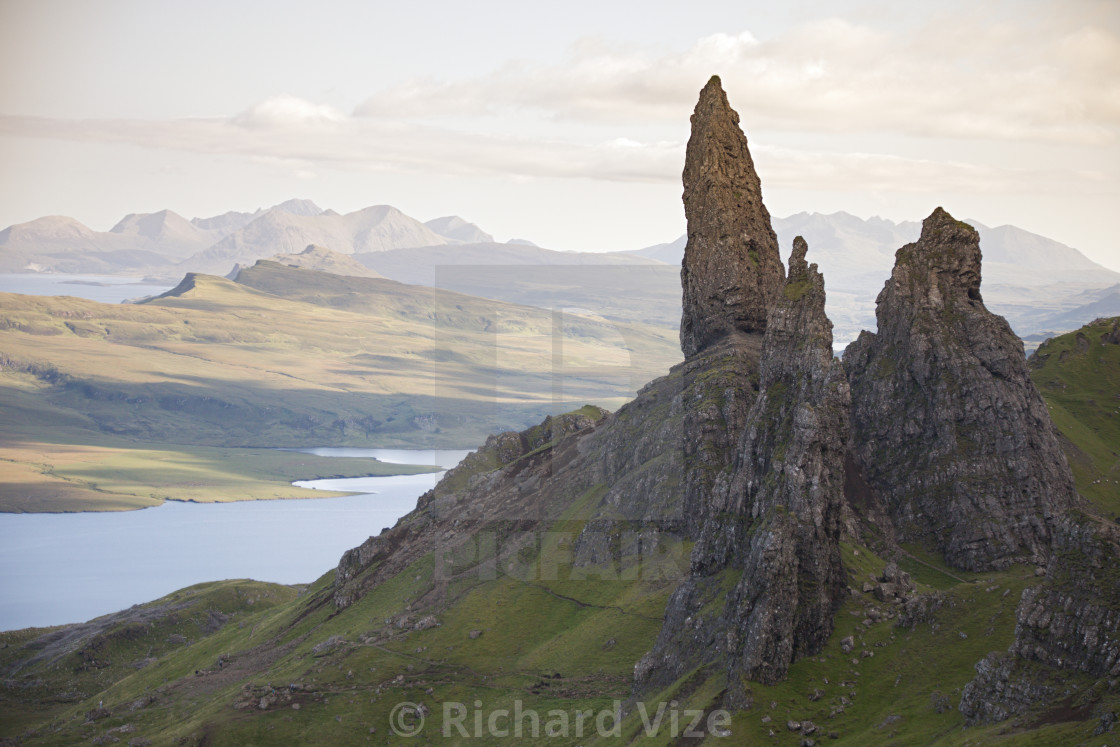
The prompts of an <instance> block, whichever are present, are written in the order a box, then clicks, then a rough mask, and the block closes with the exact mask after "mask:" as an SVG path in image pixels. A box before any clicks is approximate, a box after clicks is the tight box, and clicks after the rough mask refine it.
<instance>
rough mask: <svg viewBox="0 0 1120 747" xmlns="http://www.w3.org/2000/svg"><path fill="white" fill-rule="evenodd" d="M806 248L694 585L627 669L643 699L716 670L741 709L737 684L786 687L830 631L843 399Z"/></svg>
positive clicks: (714, 503) (769, 336)
mask: <svg viewBox="0 0 1120 747" xmlns="http://www.w3.org/2000/svg"><path fill="white" fill-rule="evenodd" d="M805 250H806V246H805V242H804V241H803V240H802V239H800V237H799V238H798V240H797V241H796V242H795V243H794V252H793V257H792V259H791V260H790V276H789V281H788V282H787V283H786V284H785V286H784V289H783V290H784V293H783V295H782V297H781V298H780V299H779V300H778V302H777V304H776V306H775V307H774V308H773V309H772V310H771V312H770V316H769V321H768V325H767V331H766V337H765V341H764V342H763V348H762V358H761V370H760V386H761V389H760V392H759V395H758V398H757V399H756V400H755V402H754V405H753V406H752V407H751V410H750V412H749V413H748V415H747V426H746V429H745V430H744V433H743V436H742V439H741V441H740V444H739V447H738V449H737V452H738V455H737V460H736V465H735V469H734V472H733V473H731V474H730V475H727V474H725V475H723V479H721V480H720V481H717V482H718V484H717V486H716V489H715V490H714V491H713V496H712V499H711V501H710V505H709V506H707V507H706V510H705V511H704V517H705V521H704V524H703V527H702V529H701V530H700V532H699V536H698V538H697V540H696V545H695V547H694V549H693V553H692V559H691V575H690V577H689V578H688V579H687V580H686V581H685V582H684V583H683V584H682V585H681V586H680V588H679V589H678V590H677V591H676V593H674V595H673V596H672V598H671V599H670V601H669V605H668V607H667V609H666V613H665V623H664V626H663V627H662V630H661V634H660V636H659V638H658V641H657V644H656V645H655V647H654V649H653V651H651V652H650V653H649V654H648V655H647V656H646V657H645V658H644V659H642V661H641V662H639V663H638V665H637V667H636V668H635V677H636V680H637V685H638V688H639V690H644V691H652V690H656V689H658V688H660V687H663V686H664V685H666V684H668V683H670V682H672V681H674V680H676V679H677V678H678V677H680V676H681V675H682V674H683V673H684V672H685V671H687V670H689V669H691V668H693V667H695V666H697V665H698V664H712V663H718V665H719V666H725V667H726V668H727V675H728V677H727V680H728V683H729V685H728V698H729V701H730V702H731V703H733V704H737V705H744V704H746V702H747V695H746V692H745V690H744V689H743V684H742V683H743V681H744V679H749V680H753V681H760V682H764V683H768V684H772V683H775V682H777V681H779V680H781V679H782V678H783V677H784V676H785V674H786V672H787V670H788V669H789V666H790V664H791V663H792V662H793V660H794V658H795V657H797V656H799V655H803V654H807V653H814V652H816V651H819V650H820V649H821V647H822V646H823V645H824V643H825V642H826V641H827V639H828V636H829V634H830V633H831V632H832V619H833V615H834V614H835V611H836V609H837V608H838V607H839V604H840V602H841V600H842V597H843V592H844V590H845V586H844V571H843V568H842V566H841V562H840V550H839V537H840V516H841V506H842V502H843V482H844V477H843V474H844V452H845V447H846V443H847V440H848V406H849V393H848V385H847V381H846V380H845V378H844V374H843V371H842V370H841V367H840V365H839V363H838V362H837V361H835V360H834V359H833V357H832V324H831V322H829V321H828V318H827V317H826V316H825V313H824V301H825V293H824V279H823V278H822V277H821V275H820V273H819V272H817V268H816V265H813V266H812V267H809V266H808V265H807V264H806V263H805ZM723 595H726V596H725V597H724V596H723ZM721 597H722V598H721Z"/></svg>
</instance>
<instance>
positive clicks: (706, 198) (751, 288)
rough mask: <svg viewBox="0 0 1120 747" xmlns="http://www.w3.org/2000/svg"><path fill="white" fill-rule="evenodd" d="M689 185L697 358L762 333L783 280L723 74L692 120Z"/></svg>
mask: <svg viewBox="0 0 1120 747" xmlns="http://www.w3.org/2000/svg"><path fill="white" fill-rule="evenodd" d="M683 182H684V212H685V218H686V219H687V220H688V243H687V244H686V246H685V250H684V261H683V263H682V267H681V285H682V286H683V291H684V297H683V301H684V311H683V314H682V316H681V348H682V349H683V350H684V354H685V356H686V357H689V356H692V355H695V354H696V353H697V352H699V351H701V350H703V349H704V348H706V347H708V346H709V345H711V344H712V343H714V342H715V341H717V340H719V339H721V338H723V337H726V336H727V335H730V334H733V333H735V332H748V333H749V332H762V331H763V330H764V329H765V327H766V317H767V313H768V312H769V310H770V307H771V306H772V305H773V304H774V302H775V301H776V300H777V297H778V294H779V293H781V288H782V281H783V267H782V261H781V258H780V256H779V254H778V239H777V236H776V235H775V234H774V229H773V227H772V226H771V224H770V213H769V212H768V211H767V210H766V206H765V205H763V204H762V187H761V184H760V182H759V178H758V174H757V173H756V172H755V169H754V161H753V160H752V159H751V154H750V151H749V150H748V148H747V138H746V136H745V135H744V134H743V131H742V130H741V129H739V115H738V114H737V113H736V112H735V110H734V109H732V108H731V106H730V105H729V104H728V102H727V95H726V94H725V93H724V92H723V88H722V87H721V85H720V80H719V78H718V77H715V76H713V77H712V79H711V80H709V81H708V84H707V85H706V86H704V89H703V90H702V91H701V92H700V100H699V101H698V102H697V104H696V110H695V112H694V113H693V115H692V135H691V137H690V138H689V140H688V148H687V150H686V152H685V166H684V174H683Z"/></svg>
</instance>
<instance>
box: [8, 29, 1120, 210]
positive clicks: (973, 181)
mask: <svg viewBox="0 0 1120 747" xmlns="http://www.w3.org/2000/svg"><path fill="white" fill-rule="evenodd" d="M713 71H718V72H719V73H720V75H721V78H722V79H723V83H724V86H725V87H726V88H727V89H728V93H729V96H730V97H731V100H732V102H733V103H734V104H735V105H736V106H737V107H738V108H739V109H740V111H742V112H743V113H744V115H745V116H746V117H747V119H748V122H747V124H748V125H749V130H750V132H751V133H752V136H751V142H752V148H753V149H754V150H755V152H756V157H757V158H758V160H759V162H760V165H761V166H763V167H764V168H765V170H766V175H767V184H770V185H773V186H777V187H786V188H794V189H816V190H862V191H897V192H928V191H935V190H936V191H944V190H954V191H964V192H972V193H1009V192H1015V193H1031V192H1034V193H1038V194H1042V193H1053V192H1054V191H1056V190H1057V191H1061V192H1063V193H1067V194H1068V193H1078V192H1086V191H1097V192H1100V191H1102V190H1109V189H1111V190H1114V191H1115V189H1116V175H1115V174H1114V173H1100V172H1097V173H1084V172H1074V171H1073V170H1060V169H1057V168H1041V167H1019V166H1018V165H1017V164H1016V165H1015V166H1009V165H1004V166H996V165H990V164H988V165H977V164H970V163H963V162H958V161H933V160H922V159H916V158H907V157H901V156H898V155H892V154H889V153H860V152H856V153H853V152H843V151H842V150H841V149H842V148H843V145H838V146H836V150H835V151H828V150H812V151H810V150H798V149H795V148H790V147H781V148H779V147H773V146H768V144H767V143H766V139H765V133H766V132H767V131H768V130H780V131H782V132H783V133H790V132H794V133H795V132H799V131H800V132H831V133H849V134H850V133H855V134H866V133H888V134H891V135H895V136H897V135H903V136H910V137H929V138H968V139H972V140H977V139H980V140H983V139H999V140H1006V141H1019V142H1022V143H1027V142H1031V141H1035V142H1044V143H1050V144H1053V143H1060V144H1074V145H1084V144H1090V145H1102V144H1103V145H1113V144H1115V143H1116V141H1117V133H1118V130H1120V39H1118V38H1117V35H1116V34H1115V33H1113V32H1112V31H1110V30H1105V29H1100V28H1088V27H1085V28H1077V29H1074V30H1072V31H1066V32H1061V33H1058V32H1054V31H1052V30H1048V29H1047V28H1044V27H1043V26H1041V25H1039V26H1035V27H1027V26H1021V25H1013V24H1007V23H1003V24H984V23H968V22H967V19H965V20H961V19H957V21H956V22H953V23H943V22H940V21H939V20H938V19H937V18H927V19H926V23H925V25H923V26H920V27H916V28H913V29H910V30H908V31H904V32H895V33H887V32H885V31H882V30H880V29H877V28H873V27H871V26H867V25H859V24H855V23H852V22H849V21H842V20H836V19H831V20H823V21H817V22H814V23H810V24H806V25H802V26H798V27H795V28H792V29H791V30H789V31H788V32H786V33H784V34H782V35H781V36H778V37H775V38H772V39H765V40H760V39H758V38H756V37H755V36H754V35H752V34H751V33H749V32H742V33H739V34H714V35H711V36H708V37H705V38H702V39H700V40H698V41H697V42H695V43H694V44H693V45H692V46H691V47H690V48H688V49H686V50H684V51H680V52H662V53H659V54H654V53H651V52H649V51H648V50H643V49H640V48H620V47H619V46H617V45H608V44H606V43H604V42H601V41H595V40H587V41H583V42H581V43H579V44H577V45H576V46H575V47H574V48H573V50H572V54H571V58H570V59H569V60H567V61H566V62H565V63H564V64H562V65H555V66H548V65H534V64H528V63H508V64H506V65H504V66H503V67H501V68H500V69H497V70H495V71H493V72H491V73H489V74H487V75H483V76H480V77H475V78H468V79H463V80H445V81H440V80H412V81H409V82H407V83H404V84H401V85H397V86H395V87H392V88H389V89H386V90H383V91H381V92H379V93H377V94H376V95H374V96H373V97H371V98H369V99H367V100H366V101H365V102H363V103H362V104H361V105H360V106H358V107H357V108H356V109H355V111H354V112H352V113H346V112H343V111H341V110H339V109H336V108H333V107H330V106H325V105H321V104H318V103H315V102H311V101H306V100H304V99H301V98H297V97H292V96H281V97H275V98H270V99H266V100H264V101H261V102H258V103H255V104H253V105H251V106H249V107H247V108H246V109H245V110H243V111H241V112H239V113H236V114H234V115H232V116H227V117H211V118H193V119H172V120H139V119H114V120H66V119H51V118H41V117H27V116H7V115H0V133H3V134H5V135H10V136H21V137H41V138H53V139H60V140H69V141H77V142H99V143H126V144H131V145H136V146H141V147H148V148H162V149H174V150H180V151H187V152H194V153H204V154H234V155H240V156H243V157H247V158H251V159H267V160H272V161H275V162H277V163H282V164H284V165H285V166H287V167H290V168H291V169H292V170H293V172H298V173H312V172H313V170H314V169H316V168H320V167H328V168H346V169H355V168H356V169H369V170H381V171H390V170H408V171H413V172H420V173H433V174H455V175H481V176H500V177H510V178H584V179H597V180H607V181H616V182H618V181H621V182H676V181H678V180H679V178H680V165H681V163H682V161H683V152H684V144H683V142H681V141H680V140H672V139H664V140H656V139H648V138H647V139H644V140H643V139H636V138H634V137H628V136H627V134H628V133H632V132H635V131H640V132H656V131H658V130H659V129H660V130H661V131H663V132H666V133H669V132H671V133H674V136H676V137H680V135H681V133H682V131H683V130H684V129H685V128H684V123H686V122H687V118H688V115H689V113H690V112H691V109H692V105H693V103H694V101H695V97H696V92H697V91H698V90H699V88H700V86H701V85H702V84H703V82H704V81H705V80H707V77H708V76H709V75H710V74H711V73H712V72H713ZM748 113H749V114H748ZM511 114H512V115H513V116H514V118H516V119H517V120H518V121H527V122H529V123H530V124H531V125H534V126H533V127H530V128H529V129H530V130H532V129H542V127H541V125H542V123H543V124H544V126H543V129H544V130H545V131H547V132H550V133H554V134H552V135H550V136H548V137H529V136H524V137H510V136H508V135H506V134H504V133H501V134H497V131H496V130H495V129H493V128H491V127H490V124H492V122H493V121H499V120H494V119H492V118H493V117H494V116H495V115H500V116H503V117H508V116H509V115H511ZM501 121H505V122H507V124H506V127H507V128H508V127H509V125H508V121H510V120H508V119H506V120H501ZM487 133H495V134H487ZM603 133H612V134H611V135H604V134H603ZM757 133H762V135H761V136H760V135H758V134H757ZM787 139H788V138H787ZM838 140H839V139H838ZM817 142H820V139H819V138H818V139H817Z"/></svg>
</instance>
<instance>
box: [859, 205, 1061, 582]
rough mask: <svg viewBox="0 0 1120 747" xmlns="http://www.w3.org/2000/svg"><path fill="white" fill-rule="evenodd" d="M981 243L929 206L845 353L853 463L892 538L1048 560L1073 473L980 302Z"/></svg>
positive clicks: (966, 557) (1006, 561) (990, 557)
mask: <svg viewBox="0 0 1120 747" xmlns="http://www.w3.org/2000/svg"><path fill="white" fill-rule="evenodd" d="M980 260H981V255H980V246H979V237H978V235H977V233H976V231H975V229H973V228H972V227H971V226H969V225H968V224H965V223H962V222H960V221H957V220H954V219H953V218H952V216H950V215H949V214H948V213H947V212H945V211H944V210H942V209H941V208H938V209H937V210H935V211H934V212H933V214H932V215H930V216H929V218H927V219H926V220H925V221H924V222H923V223H922V234H921V238H920V239H919V240H918V241H917V242H916V243H913V244H908V245H906V246H904V247H902V248H901V249H899V250H898V253H897V255H896V263H895V267H894V271H893V273H892V275H891V277H890V279H889V280H888V281H887V283H886V286H885V287H884V288H883V291H882V292H881V293H880V294H879V297H878V299H877V308H876V319H877V320H878V332H877V333H875V334H872V333H870V332H864V333H862V334H861V335H860V337H859V339H858V340H856V341H855V342H854V343H852V345H850V346H849V347H848V350H847V351H846V352H845V355H844V364H845V367H846V369H847V371H848V377H849V381H850V383H851V390H852V431H853V441H854V444H855V446H854V452H855V461H856V463H857V465H858V467H859V469H860V470H861V471H862V474H863V475H864V477H865V478H866V481H867V485H868V488H869V490H870V491H871V493H872V494H873V495H874V496H875V497H876V498H877V499H878V500H880V501H882V503H883V504H885V506H886V509H887V512H888V513H889V514H890V516H891V517H892V519H893V522H894V525H895V529H896V530H897V531H898V535H899V538H900V539H901V540H904V541H905V540H909V541H919V542H923V543H925V544H927V545H929V546H931V547H932V548H935V549H936V550H938V551H940V552H942V553H944V555H945V559H946V560H947V561H948V562H949V563H951V564H952V565H954V566H956V567H958V568H964V569H969V570H980V569H996V568H1003V567H1007V566H1008V565H1010V564H1013V563H1018V562H1035V563H1038V562H1045V558H1046V556H1047V546H1048V543H1049V535H1050V529H1049V526H1050V523H1051V521H1052V520H1053V519H1054V517H1055V516H1056V515H1057V514H1059V513H1060V512H1061V511H1063V510H1064V509H1066V508H1068V507H1069V506H1071V505H1073V503H1074V501H1075V494H1074V490H1073V478H1072V476H1071V474H1070V470H1069V467H1068V465H1067V464H1066V461H1065V457H1064V456H1063V454H1062V451H1061V448H1060V446H1059V443H1058V439H1057V436H1056V433H1055V431H1054V427H1053V424H1052V423H1051V421H1050V417H1049V415H1048V413H1047V411H1046V405H1045V404H1044V403H1043V401H1042V397H1041V395H1040V394H1039V393H1038V390H1037V389H1036V388H1035V386H1034V384H1033V383H1032V381H1031V379H1030V377H1029V373H1028V369H1027V364H1026V360H1025V358H1024V356H1023V349H1022V344H1021V343H1020V341H1019V339H1018V338H1017V337H1016V336H1015V335H1014V333H1013V332H1012V331H1011V328H1010V327H1009V326H1008V325H1007V322H1006V321H1004V319H1003V318H1002V317H999V316H996V315H994V314H992V313H991V312H989V311H988V310H987V309H986V308H985V307H984V302H983V299H982V298H981V295H980Z"/></svg>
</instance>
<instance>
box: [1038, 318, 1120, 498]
mask: <svg viewBox="0 0 1120 747" xmlns="http://www.w3.org/2000/svg"><path fill="white" fill-rule="evenodd" d="M1028 364H1029V365H1030V367H1031V378H1033V379H1034V382H1035V384H1036V385H1038V388H1039V390H1040V391H1041V392H1042V396H1043V397H1044V398H1045V399H1046V405H1047V407H1048V409H1049V410H1050V416H1051V417H1052V418H1053V419H1054V423H1055V425H1057V426H1058V429H1059V430H1060V431H1061V434H1062V436H1063V447H1064V448H1065V452H1066V456H1067V458H1068V459H1069V463H1070V467H1072V468H1073V474H1074V476H1075V477H1076V478H1077V488H1078V490H1079V491H1080V492H1081V494H1082V495H1084V496H1085V497H1086V498H1088V499H1089V500H1091V501H1092V502H1093V503H1094V504H1096V506H1097V507H1098V508H1099V509H1100V510H1101V511H1102V512H1103V513H1104V515H1105V516H1108V517H1110V518H1112V519H1114V520H1120V317H1114V318H1112V319H1097V320H1096V321H1094V322H1093V323H1092V324H1087V325H1085V326H1084V327H1082V328H1081V329H1079V330H1077V331H1076V332H1070V333H1069V334H1066V335H1062V336H1061V337H1055V338H1054V339H1052V340H1047V341H1046V342H1044V343H1042V345H1040V346H1039V348H1038V350H1036V351H1035V352H1034V354H1033V355H1032V356H1031V357H1030V359H1029V360H1028Z"/></svg>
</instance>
